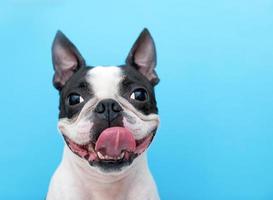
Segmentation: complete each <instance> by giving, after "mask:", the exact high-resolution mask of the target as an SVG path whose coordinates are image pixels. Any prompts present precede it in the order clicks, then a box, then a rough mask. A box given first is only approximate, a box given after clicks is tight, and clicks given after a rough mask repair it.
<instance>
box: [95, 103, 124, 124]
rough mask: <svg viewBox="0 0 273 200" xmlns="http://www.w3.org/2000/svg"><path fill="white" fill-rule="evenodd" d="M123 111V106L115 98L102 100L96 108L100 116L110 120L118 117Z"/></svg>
mask: <svg viewBox="0 0 273 200" xmlns="http://www.w3.org/2000/svg"><path fill="white" fill-rule="evenodd" d="M121 111H122V108H121V106H120V105H119V103H118V102H117V101H115V100H114V99H104V100H101V101H100V102H99V103H98V105H97V106H96V108H95V112H96V113H97V115H98V117H99V118H101V119H104V120H108V121H109V122H111V121H113V120H114V119H115V118H117V117H118V116H119V114H120V112H121Z"/></svg>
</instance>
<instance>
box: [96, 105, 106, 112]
mask: <svg viewBox="0 0 273 200" xmlns="http://www.w3.org/2000/svg"><path fill="white" fill-rule="evenodd" d="M95 111H96V112H97V113H104V111H105V105H104V104H103V103H99V104H98V105H97V106H96V108H95Z"/></svg>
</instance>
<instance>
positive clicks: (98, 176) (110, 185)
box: [62, 146, 149, 200]
mask: <svg viewBox="0 0 273 200" xmlns="http://www.w3.org/2000/svg"><path fill="white" fill-rule="evenodd" d="M62 165H63V167H65V168H66V169H67V170H68V171H69V172H70V173H71V175H72V177H74V178H75V183H77V186H76V187H79V188H78V189H80V190H82V192H84V193H85V195H86V192H87V193H89V196H90V197H92V198H93V199H120V200H123V199H126V197H128V199H129V196H132V195H134V193H137V191H136V190H135V188H134V186H135V185H139V184H141V182H145V181H146V180H144V178H143V177H149V169H148V167H147V160H146V153H143V154H142V155H141V156H139V157H138V158H136V159H135V160H134V162H133V163H132V165H131V166H130V167H129V168H128V169H124V170H122V171H121V172H113V173H111V172H110V173H103V172H101V171H99V170H98V169H96V168H94V167H91V166H90V165H89V164H88V163H87V162H86V161H85V160H83V159H81V158H79V157H78V156H77V155H75V154H74V153H72V152H71V151H70V150H69V149H68V147H67V146H65V148H64V155H63V161H62ZM136 183H137V184H136ZM144 184H145V183H144ZM134 190H135V192H134ZM136 195H137V194H136Z"/></svg>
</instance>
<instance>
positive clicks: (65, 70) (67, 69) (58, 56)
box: [52, 31, 85, 90]
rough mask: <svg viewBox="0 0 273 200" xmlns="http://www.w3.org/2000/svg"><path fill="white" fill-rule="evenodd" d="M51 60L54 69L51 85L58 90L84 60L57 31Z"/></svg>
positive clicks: (81, 65) (83, 63)
mask: <svg viewBox="0 0 273 200" xmlns="http://www.w3.org/2000/svg"><path fill="white" fill-rule="evenodd" d="M52 62H53V66H54V70H55V74H54V77H53V85H54V86H55V88H56V89H58V90H60V89H62V87H63V86H64V85H65V83H66V81H67V80H68V79H69V78H70V77H71V76H72V75H73V74H74V73H75V72H76V71H78V70H79V69H80V68H81V67H84V66H85V61H84V59H83V57H82V56H81V54H80V52H79V51H78V50H77V48H76V47H75V46H74V44H72V42H70V41H69V39H68V38H67V37H66V36H65V35H64V34H63V33H62V32H61V31H58V32H57V34H56V36H55V39H54V42H53V45H52Z"/></svg>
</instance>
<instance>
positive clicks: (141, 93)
mask: <svg viewBox="0 0 273 200" xmlns="http://www.w3.org/2000/svg"><path fill="white" fill-rule="evenodd" d="M130 98H131V99H134V100H137V101H146V100H147V99H148V94H147V92H146V90H145V89H143V88H138V89H135V90H134V91H133V92H132V94H131V95H130Z"/></svg>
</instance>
